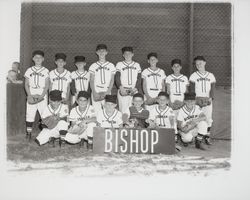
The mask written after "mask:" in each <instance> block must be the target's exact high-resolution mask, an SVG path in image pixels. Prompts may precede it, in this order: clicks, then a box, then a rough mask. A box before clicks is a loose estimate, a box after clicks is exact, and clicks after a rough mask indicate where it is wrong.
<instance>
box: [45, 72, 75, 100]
mask: <svg viewBox="0 0 250 200" xmlns="http://www.w3.org/2000/svg"><path fill="white" fill-rule="evenodd" d="M49 76H50V81H51V83H52V90H60V91H62V97H66V93H67V87H68V85H69V83H70V82H71V76H70V72H69V71H68V70H66V69H64V72H63V73H61V74H59V73H58V71H57V69H54V70H52V71H50V73H49Z"/></svg>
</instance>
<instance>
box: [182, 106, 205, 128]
mask: <svg viewBox="0 0 250 200" xmlns="http://www.w3.org/2000/svg"><path fill="white" fill-rule="evenodd" d="M201 113H202V110H201V109H200V107H199V106H197V105H195V106H194V107H193V109H192V110H189V109H188V108H187V106H186V105H185V106H183V107H182V108H181V109H180V110H179V112H178V115H177V121H181V122H182V125H183V126H185V125H186V123H187V122H189V121H191V120H193V119H196V118H198V117H199V115H200V114H201Z"/></svg>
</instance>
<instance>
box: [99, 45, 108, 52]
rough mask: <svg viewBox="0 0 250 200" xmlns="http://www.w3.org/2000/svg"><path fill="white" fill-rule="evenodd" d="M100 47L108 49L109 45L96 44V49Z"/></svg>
mask: <svg viewBox="0 0 250 200" xmlns="http://www.w3.org/2000/svg"><path fill="white" fill-rule="evenodd" d="M100 49H106V50H107V49H108V47H107V45H106V44H98V45H97V46H96V51H98V50H100Z"/></svg>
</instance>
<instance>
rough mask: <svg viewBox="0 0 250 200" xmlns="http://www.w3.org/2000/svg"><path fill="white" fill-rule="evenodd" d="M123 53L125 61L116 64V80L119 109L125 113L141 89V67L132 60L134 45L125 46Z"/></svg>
mask: <svg viewBox="0 0 250 200" xmlns="http://www.w3.org/2000/svg"><path fill="white" fill-rule="evenodd" d="M122 55H123V58H124V61H122V62H118V63H117V65H116V70H117V72H116V75H115V82H116V86H117V88H118V93H117V97H118V105H119V110H120V111H121V112H122V113H124V112H125V111H126V109H127V108H128V107H129V106H131V103H132V96H133V95H134V94H135V93H137V92H138V91H140V90H141V89H140V88H141V67H140V64H139V63H137V62H135V61H133V60H132V59H133V56H134V53H133V48H132V47H123V48H122Z"/></svg>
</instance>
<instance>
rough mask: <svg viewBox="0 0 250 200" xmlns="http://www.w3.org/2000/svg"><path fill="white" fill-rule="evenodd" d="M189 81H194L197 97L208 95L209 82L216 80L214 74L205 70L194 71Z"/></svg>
mask: <svg viewBox="0 0 250 200" xmlns="http://www.w3.org/2000/svg"><path fill="white" fill-rule="evenodd" d="M189 81H190V82H193V83H195V93H196V96H199V97H210V90H211V84H212V83H215V82H216V80H215V77H214V75H213V74H212V73H210V72H207V71H206V72H205V73H204V74H201V73H200V72H199V71H196V72H194V73H193V74H192V75H191V76H190V78H189Z"/></svg>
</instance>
